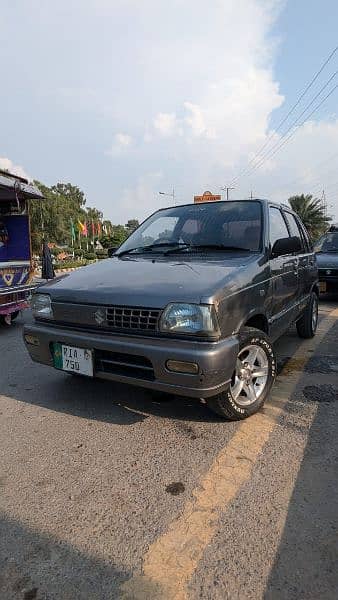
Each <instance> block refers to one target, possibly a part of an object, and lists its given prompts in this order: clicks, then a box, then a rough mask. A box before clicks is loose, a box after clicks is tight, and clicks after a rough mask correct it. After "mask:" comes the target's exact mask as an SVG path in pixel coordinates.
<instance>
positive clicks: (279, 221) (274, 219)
mask: <svg viewBox="0 0 338 600" xmlns="http://www.w3.org/2000/svg"><path fill="white" fill-rule="evenodd" d="M269 215H270V226H269V231H270V244H271V248H272V247H273V245H274V243H275V242H276V241H277V240H279V239H281V238H286V237H289V231H288V228H287V226H286V223H285V221H284V218H283V215H282V213H281V211H280V210H279V208H275V207H274V206H270V209H269Z"/></svg>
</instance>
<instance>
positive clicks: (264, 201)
mask: <svg viewBox="0 0 338 600" xmlns="http://www.w3.org/2000/svg"><path fill="white" fill-rule="evenodd" d="M227 202H260V203H261V204H265V205H267V206H276V207H278V208H282V209H283V210H287V211H289V212H291V213H293V214H296V213H295V212H294V211H293V210H292V208H291V206H289V205H288V204H283V203H282V202H276V201H274V200H268V199H267V198H236V199H233V200H215V201H214V202H196V203H194V202H186V203H185V204H175V205H174V206H165V207H163V208H159V209H158V210H157V211H156V212H159V211H161V210H167V209H168V208H184V207H185V206H200V205H201V204H226V203H227Z"/></svg>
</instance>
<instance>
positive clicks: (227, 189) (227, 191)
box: [221, 185, 235, 200]
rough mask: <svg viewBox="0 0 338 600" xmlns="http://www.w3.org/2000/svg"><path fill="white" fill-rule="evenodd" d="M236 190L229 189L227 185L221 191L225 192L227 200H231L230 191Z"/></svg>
mask: <svg viewBox="0 0 338 600" xmlns="http://www.w3.org/2000/svg"><path fill="white" fill-rule="evenodd" d="M234 189H235V188H234V187H229V186H226V185H225V186H224V187H222V188H221V190H222V191H223V192H226V197H227V200H229V191H230V190H234Z"/></svg>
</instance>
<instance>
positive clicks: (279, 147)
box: [252, 84, 338, 171]
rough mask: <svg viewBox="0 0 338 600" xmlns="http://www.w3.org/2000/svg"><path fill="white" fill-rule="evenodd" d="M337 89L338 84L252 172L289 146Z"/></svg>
mask: <svg viewBox="0 0 338 600" xmlns="http://www.w3.org/2000/svg"><path fill="white" fill-rule="evenodd" d="M337 88H338V84H337V85H335V86H334V88H332V90H330V92H329V93H328V94H327V95H326V96H325V98H323V99H322V100H321V102H320V103H319V104H318V105H317V106H316V107H315V108H314V109H313V110H312V111H311V112H310V114H309V115H307V116H306V117H305V119H304V120H303V121H302V122H301V123H299V124H298V125H297V127H296V129H294V130H293V131H292V133H290V135H288V136H287V137H286V138H285V137H284V136H283V137H282V138H281V140H280V141H279V142H278V143H277V144H276V146H274V147H273V148H272V149H271V150H274V151H273V152H272V154H270V155H266V156H263V157H262V158H261V160H260V161H259V162H258V163H257V164H256V165H254V167H253V169H252V171H255V170H256V169H259V167H261V166H262V165H263V164H264V163H266V161H267V160H269V159H270V158H272V157H273V156H275V154H276V153H277V152H278V151H279V150H280V149H281V148H282V147H283V146H285V144H287V142H288V141H289V140H290V139H291V138H292V137H293V136H294V135H295V134H296V133H297V131H298V129H299V128H300V127H302V126H303V125H304V123H306V121H307V120H308V119H310V117H312V115H313V114H314V113H315V112H316V111H317V110H318V109H319V108H320V107H321V106H322V104H324V102H325V101H326V100H327V99H328V98H329V97H330V96H331V94H333V92H334V91H335V90H336V89H337ZM311 104H312V102H311ZM288 131H289V130H288Z"/></svg>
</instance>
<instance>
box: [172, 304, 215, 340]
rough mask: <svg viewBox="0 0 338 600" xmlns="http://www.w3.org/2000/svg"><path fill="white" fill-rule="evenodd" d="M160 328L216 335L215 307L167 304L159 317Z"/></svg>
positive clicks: (175, 331)
mask: <svg viewBox="0 0 338 600" xmlns="http://www.w3.org/2000/svg"><path fill="white" fill-rule="evenodd" d="M160 330H161V331H163V332H167V333H190V334H195V335H217V334H219V327H218V322H217V317H216V314H215V308H214V306H212V305H210V304H205V305H200V304H168V306H167V307H166V308H165V309H164V311H163V314H162V317H161V321H160Z"/></svg>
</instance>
